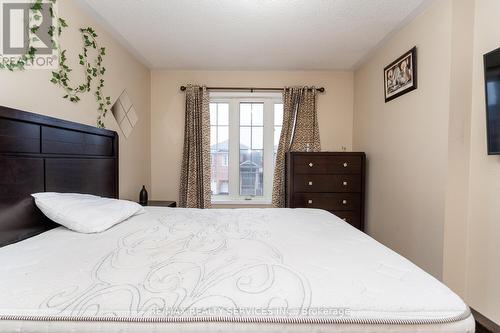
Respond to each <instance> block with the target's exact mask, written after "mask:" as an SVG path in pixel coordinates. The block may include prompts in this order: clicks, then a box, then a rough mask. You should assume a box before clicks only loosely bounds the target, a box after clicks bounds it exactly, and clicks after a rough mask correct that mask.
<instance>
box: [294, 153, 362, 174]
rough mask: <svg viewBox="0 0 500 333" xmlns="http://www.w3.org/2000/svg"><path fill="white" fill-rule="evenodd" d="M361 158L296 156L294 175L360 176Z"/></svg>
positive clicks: (348, 156)
mask: <svg viewBox="0 0 500 333" xmlns="http://www.w3.org/2000/svg"><path fill="white" fill-rule="evenodd" d="M362 165H363V161H362V157H361V156H353V155H346V156H340V155H338V156H336V155H333V156H326V155H312V154H311V155H307V154H305V155H296V156H294V157H293V168H294V172H295V174H328V173H335V174H360V173H361V171H362Z"/></svg>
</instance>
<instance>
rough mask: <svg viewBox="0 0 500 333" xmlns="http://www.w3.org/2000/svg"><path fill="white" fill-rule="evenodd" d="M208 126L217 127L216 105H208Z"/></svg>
mask: <svg viewBox="0 0 500 333" xmlns="http://www.w3.org/2000/svg"><path fill="white" fill-rule="evenodd" d="M210 125H217V103H210Z"/></svg>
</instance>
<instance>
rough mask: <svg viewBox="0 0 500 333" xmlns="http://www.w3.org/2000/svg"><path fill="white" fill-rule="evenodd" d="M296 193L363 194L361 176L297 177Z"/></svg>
mask: <svg viewBox="0 0 500 333" xmlns="http://www.w3.org/2000/svg"><path fill="white" fill-rule="evenodd" d="M293 191H294V192H361V175H295V177H294V180H293Z"/></svg>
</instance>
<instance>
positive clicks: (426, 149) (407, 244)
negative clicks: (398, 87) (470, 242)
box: [353, 1, 451, 277]
mask: <svg viewBox="0 0 500 333" xmlns="http://www.w3.org/2000/svg"><path fill="white" fill-rule="evenodd" d="M450 23H451V5H450V1H437V2H436V3H435V4H433V5H432V6H431V7H430V8H428V9H427V10H426V11H425V12H424V13H423V14H422V15H420V16H418V17H417V18H416V19H415V20H413V21H412V22H411V23H410V24H409V25H408V26H406V27H405V28H403V29H402V30H401V31H400V32H399V33H397V34H396V35H395V36H394V37H393V38H392V39H391V40H389V41H388V42H387V44H385V45H384V46H383V47H382V48H381V49H379V50H378V51H377V52H376V53H375V54H374V55H373V57H372V58H371V59H370V60H369V61H368V62H366V63H365V64H364V65H362V66H361V67H360V68H359V69H358V70H357V71H356V72H355V79H354V85H355V89H354V100H355V102H354V140H353V142H354V149H355V150H361V151H365V152H366V153H367V157H368V163H369V164H368V184H367V221H366V222H367V229H368V233H369V234H370V235H372V236H373V237H374V238H376V239H377V240H379V241H381V242H382V243H384V244H386V245H388V246H389V247H391V248H392V249H394V250H396V251H397V252H399V253H401V254H402V255H404V256H405V257H407V258H408V259H410V260H412V261H413V262H415V263H416V264H417V265H419V266H420V267H422V268H423V269H425V270H427V271H428V272H430V273H431V274H433V275H434V276H436V277H441V273H442V253H443V221H444V204H445V203H444V197H445V187H446V166H447V154H448V153H447V149H448V147H447V141H448V138H447V135H448V134H447V133H448V131H447V129H448V110H449V95H450V88H449V79H450V60H449V59H450V45H451V41H450V34H451V26H450ZM430 27H432V33H431V32H430V31H429V28H430ZM415 45H416V46H417V48H418V51H417V52H418V56H417V58H418V68H419V71H418V86H419V87H418V89H417V90H415V91H413V92H410V93H408V94H406V95H404V96H402V97H399V98H397V99H395V100H393V101H391V102H389V103H384V91H383V84H382V79H383V68H384V66H386V65H387V64H389V63H390V62H391V61H393V60H394V59H396V58H397V57H398V56H399V55H401V54H403V53H404V52H406V51H408V50H409V49H411V48H412V47H413V46H415Z"/></svg>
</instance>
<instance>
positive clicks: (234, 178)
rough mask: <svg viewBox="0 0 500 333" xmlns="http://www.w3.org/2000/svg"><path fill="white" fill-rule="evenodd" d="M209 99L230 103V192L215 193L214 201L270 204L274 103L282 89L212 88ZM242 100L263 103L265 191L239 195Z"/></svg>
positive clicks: (272, 169) (214, 202) (213, 101)
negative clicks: (261, 90)
mask: <svg viewBox="0 0 500 333" xmlns="http://www.w3.org/2000/svg"><path fill="white" fill-rule="evenodd" d="M210 103H228V104H229V149H228V150H229V158H228V159H229V170H228V172H229V195H212V197H211V201H212V203H213V204H239V205H241V204H244V205H246V204H248V205H252V204H255V205H259V204H266V205H267V204H271V199H272V189H273V177H274V128H275V126H274V105H275V104H283V98H282V95H281V93H241V92H211V93H210ZM240 103H263V104H264V119H263V120H264V154H263V162H264V163H263V164H264V175H263V178H264V179H263V183H264V187H263V190H264V195H263V196H262V197H245V196H240V195H239V194H240V107H239V106H240Z"/></svg>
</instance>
